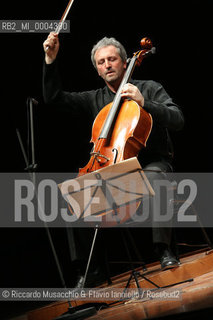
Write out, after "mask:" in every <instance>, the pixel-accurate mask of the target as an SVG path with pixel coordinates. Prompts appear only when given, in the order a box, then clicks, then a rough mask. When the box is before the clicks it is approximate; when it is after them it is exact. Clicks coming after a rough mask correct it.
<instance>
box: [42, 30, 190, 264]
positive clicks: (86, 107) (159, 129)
mask: <svg viewBox="0 0 213 320" xmlns="http://www.w3.org/2000/svg"><path fill="white" fill-rule="evenodd" d="M43 47H44V51H45V64H44V75H43V91H44V101H45V103H49V104H57V103H60V105H62V104H63V105H66V106H68V107H69V108H70V109H71V112H74V113H82V112H84V113H86V114H88V116H89V117H92V118H93V119H94V118H95V116H96V115H97V114H98V112H99V111H100V110H101V109H102V108H103V107H104V106H105V105H107V104H108V103H110V102H112V101H113V98H114V96H115V93H116V91H117V90H118V88H119V85H120V83H121V81H122V78H123V76H124V73H125V71H126V68H127V62H126V60H127V55H126V51H125V49H124V47H123V46H122V45H121V44H120V43H119V42H118V41H117V40H115V39H114V38H106V37H105V38H103V39H102V40H100V41H99V42H98V43H97V44H96V45H95V46H94V47H93V49H92V52H91V59H92V63H93V65H94V67H95V68H96V70H97V72H98V74H99V76H100V77H101V78H102V79H103V80H104V82H105V84H106V86H105V87H104V88H100V89H98V90H94V91H86V92H80V93H77V92H64V91H63V90H62V88H61V82H60V78H59V74H58V67H57V59H56V57H57V54H58V50H59V40H58V36H57V34H55V33H50V35H49V36H48V38H47V40H46V41H45V42H44V43H43ZM121 96H122V98H123V99H125V98H129V99H132V100H134V101H135V102H137V103H138V105H139V106H140V107H141V108H144V109H145V110H146V111H147V112H149V113H150V114H151V115H152V118H153V128H152V131H151V135H150V137H149V139H148V142H147V147H146V148H143V149H142V150H141V152H140V154H139V155H138V159H139V161H140V163H141V165H142V168H143V170H144V171H145V172H146V176H147V178H148V180H149V181H150V183H151V184H153V181H154V180H155V179H162V178H165V172H171V171H172V165H171V161H172V154H173V151H172V145H171V141H170V137H169V134H168V129H169V130H180V129H181V128H182V127H183V124H184V118H183V114H182V112H181V110H180V108H179V107H178V106H177V105H176V104H175V103H174V102H173V101H172V99H171V98H170V97H169V95H168V94H167V93H166V91H165V90H164V88H163V87H162V85H160V84H159V83H156V82H154V81H139V80H131V81H130V83H127V84H126V85H124V87H123V88H122V91H121ZM152 227H153V229H152V230H153V243H154V245H155V249H156V252H157V253H158V255H159V259H160V262H161V267H162V269H167V268H171V267H176V266H177V265H178V261H177V260H176V258H175V257H174V255H173V254H172V252H171V249H170V244H171V228H168V226H167V227H164V226H162V225H160V223H157V222H155V223H154V222H153V224H152Z"/></svg>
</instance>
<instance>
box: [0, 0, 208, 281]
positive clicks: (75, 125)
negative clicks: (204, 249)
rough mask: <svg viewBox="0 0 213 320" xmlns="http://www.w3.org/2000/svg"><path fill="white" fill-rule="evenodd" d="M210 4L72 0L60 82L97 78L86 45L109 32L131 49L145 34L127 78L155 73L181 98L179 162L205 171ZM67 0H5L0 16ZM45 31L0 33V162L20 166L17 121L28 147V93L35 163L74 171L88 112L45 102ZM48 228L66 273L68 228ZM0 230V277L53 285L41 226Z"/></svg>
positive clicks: (89, 82)
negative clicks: (138, 61) (146, 42)
mask: <svg viewBox="0 0 213 320" xmlns="http://www.w3.org/2000/svg"><path fill="white" fill-rule="evenodd" d="M210 4H211V1H210V0H209V1H207V0H188V1H182V0H178V1H177V0H173V1H165V0H162V1H154V0H153V1H141V0H133V1H130V2H124V1H122V0H118V1H115V0H114V1H112V0H108V1H100V0H99V1H98V0H94V1H82V0H76V1H75V2H74V5H73V7H72V9H71V12H70V14H69V16H68V18H69V19H70V28H71V32H70V33H68V34H60V44H61V48H60V53H59V61H60V69H61V75H62V79H63V83H64V89H66V90H73V91H82V90H89V89H94V88H98V87H100V86H102V85H103V83H102V82H101V79H99V78H98V76H97V74H96V71H95V70H94V68H93V66H92V64H91V61H90V51H91V49H92V46H93V45H94V43H96V42H97V41H98V40H100V39H101V38H102V37H103V36H108V37H110V36H114V37H115V38H117V39H118V40H119V41H120V42H121V43H122V44H123V45H124V46H125V48H126V50H127V53H128V55H129V56H131V55H132V53H133V52H135V51H137V50H138V49H139V43H140V40H141V38H143V37H145V36H147V37H150V38H151V40H152V42H153V44H154V46H155V47H156V50H157V52H156V55H155V56H153V57H150V58H149V59H146V60H144V62H143V64H142V66H141V67H140V68H139V69H138V70H135V73H134V78H136V79H137V78H138V79H153V80H156V81H159V82H161V83H162V84H163V86H164V87H165V89H166V90H167V92H168V93H169V94H170V95H171V96H172V97H173V99H174V101H175V102H176V103H177V104H179V105H180V106H181V107H182V108H183V112H184V115H185V120H186V122H185V127H184V129H183V130H182V131H181V132H176V133H172V138H173V142H174V148H175V160H174V167H175V170H176V171H178V172H210V171H212V152H211V147H212V141H211V140H212V134H211V131H212V130H211V129H212V109H211V107H212V105H210V102H211V95H212V90H211V73H210V67H211V60H210V53H211V50H210V46H211V43H210V41H211V38H212V37H211V27H210V22H211V17H210V13H211V6H210ZM66 5H67V2H66V1H64V0H63V1H62V0H55V1H54V2H51V1H45V2H44V1H40V0H38V1H19V2H15V1H12V3H11V1H10V2H5V3H4V8H1V17H2V18H1V19H19V20H26V19H34V20H35V19H39V20H41V19H50V20H53V19H60V17H61V15H62V13H63V11H64V9H65V7H66ZM46 37H47V34H45V33H43V34H42V33H37V34H24V33H22V34H13V33H11V34H3V33H2V34H0V42H1V49H0V50H1V60H0V61H1V126H0V136H1V160H0V163H1V167H0V171H1V172H22V171H23V170H24V168H25V163H24V160H23V155H22V153H21V149H20V146H19V143H18V139H17V136H16V128H18V129H19V131H20V133H21V136H22V139H23V142H24V145H25V148H26V149H27V139H28V124H27V107H26V100H27V98H28V97H33V98H35V99H36V100H37V101H38V102H39V104H38V106H36V107H34V117H35V118H34V120H35V123H34V124H35V152H36V162H37V164H38V171H43V172H74V171H76V170H77V169H78V168H79V167H81V166H83V165H85V164H86V163H87V159H88V152H89V150H90V146H89V144H88V141H89V139H90V128H88V126H87V119H84V116H83V115H82V118H81V119H80V118H75V117H73V116H72V115H71V114H69V112H67V111H64V110H62V109H60V108H58V109H57V108H51V107H47V106H45V105H44V103H43V98H42V84H41V79H42V64H43V58H44V53H43V47H42V43H43V41H44V40H45V39H46ZM1 192H2V193H3V192H4V190H1ZM1 214H6V212H1ZM51 232H52V233H53V237H54V240H55V241H56V242H55V243H56V247H57V250H58V252H59V256H60V258H61V261H62V264H63V268H64V272H65V277H66V280H67V281H68V282H69V281H70V279H71V278H72V274H71V271H70V269H69V257H68V249H67V243H66V236H65V234H64V232H63V230H52V231H51ZM0 234H1V236H0V238H1V242H0V254H1V275H2V277H1V281H0V283H1V287H3V286H5V287H10V286H11V287H45V286H46V287H48V286H50V287H51V286H52V287H54V286H59V287H60V285H61V283H60V280H59V277H58V274H57V270H56V267H55V264H54V260H53V256H52V253H51V249H50V246H49V243H48V239H47V236H46V233H45V230H43V229H39V230H38V229H36V230H33V229H28V230H26V229H13V230H11V229H3V228H2V229H0ZM191 235H192V238H193V233H191ZM194 237H195V238H196V237H197V233H196V235H195V236H194ZM142 247H143V246H142V245H141V248H142ZM146 247H147V242H146Z"/></svg>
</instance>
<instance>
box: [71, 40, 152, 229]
mask: <svg viewBox="0 0 213 320" xmlns="http://www.w3.org/2000/svg"><path fill="white" fill-rule="evenodd" d="M141 47H142V50H140V51H137V52H136V53H134V54H133V57H132V59H130V62H129V64H128V68H127V70H126V72H125V74H124V76H123V79H122V81H121V83H120V86H119V88H118V90H117V92H116V95H115V98H114V100H113V102H112V103H109V104H108V105H106V106H105V107H104V108H103V109H101V111H100V112H99V113H98V115H97V116H96V118H95V120H94V122H93V127H92V137H91V140H90V142H91V143H93V148H92V151H91V153H90V160H89V162H88V163H87V165H86V166H85V167H83V168H80V169H79V173H78V177H80V176H83V175H86V174H89V173H92V172H95V173H96V177H97V175H98V173H97V170H99V169H103V168H105V167H109V166H113V165H115V164H117V163H119V162H122V161H124V160H126V159H130V158H133V157H137V155H138V153H139V151H140V149H141V148H143V147H146V142H147V140H148V138H149V135H150V132H151V129H152V116H151V115H150V114H149V113H148V112H146V111H145V110H144V109H143V108H142V107H141V106H139V104H138V103H137V102H135V101H133V100H130V99H123V98H122V97H121V91H122V88H123V86H124V85H125V84H126V83H128V82H129V80H130V78H131V75H132V73H133V71H134V68H135V66H140V64H141V62H142V60H143V59H144V58H145V57H147V56H148V55H150V54H153V53H155V48H154V47H153V46H152V42H151V40H150V39H148V38H143V39H142V40H141ZM100 177H101V176H100V175H99V178H98V179H99V180H100ZM101 179H102V178H101ZM105 183H106V182H105V181H104V182H103V180H102V181H101V184H104V185H105V186H106V184H105ZM104 188H105V190H106V187H104ZM103 192H104V193H105V198H106V200H107V201H108V202H109V205H110V206H111V209H110V210H108V209H106V210H105V211H104V212H102V213H99V214H98V215H99V216H102V217H103V216H106V215H107V216H108V218H107V220H108V222H109V221H110V222H112V224H110V225H109V223H108V226H112V225H115V224H120V223H123V222H125V221H127V220H129V218H130V217H131V216H132V214H134V213H135V212H136V210H137V208H138V207H139V205H140V203H141V201H140V200H139V201H138V200H137V201H136V202H133V203H128V204H126V205H124V206H123V205H122V206H119V205H117V204H116V203H115V202H114V200H113V197H112V196H111V195H110V196H109V193H107V192H108V191H107V192H106V191H104V190H103ZM107 195H108V196H107ZM108 197H109V198H108ZM68 207H69V210H70V212H71V213H72V214H74V210H73V209H72V208H71V206H70V204H68ZM83 215H84V212H82V213H81V215H80V218H81V217H83ZM118 216H119V217H118ZM120 217H122V218H121V219H120ZM103 220H104V221H105V219H102V222H103Z"/></svg>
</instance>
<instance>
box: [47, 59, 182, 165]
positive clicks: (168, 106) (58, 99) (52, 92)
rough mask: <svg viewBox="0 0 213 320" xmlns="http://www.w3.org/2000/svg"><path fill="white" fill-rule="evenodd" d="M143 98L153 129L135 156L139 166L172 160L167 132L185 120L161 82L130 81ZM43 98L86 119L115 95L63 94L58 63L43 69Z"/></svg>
mask: <svg viewBox="0 0 213 320" xmlns="http://www.w3.org/2000/svg"><path fill="white" fill-rule="evenodd" d="M131 83H132V84H134V85H135V86H137V87H138V89H139V90H140V92H141V93H142V95H143V97H144V109H145V110H146V111H147V112H149V113H150V114H151V115H152V119H153V127H152V131H151V134H150V137H149V139H148V141H147V146H146V148H143V149H142V150H141V152H140V154H139V156H138V159H139V161H140V162H141V164H142V166H144V165H146V164H148V163H150V162H153V161H169V162H170V161H171V159H172V144H171V140H170V137H169V134H168V130H180V129H181V128H182V127H183V124H184V117H183V114H182V112H181V110H180V108H179V107H178V106H177V105H176V104H175V103H174V102H173V101H172V99H171V97H170V96H169V95H168V94H167V92H166V91H165V89H164V88H163V86H162V85H161V84H160V83H157V82H155V81H152V80H131ZM43 95H44V102H45V103H47V104H54V105H55V104H57V105H60V106H63V107H66V108H69V109H70V112H72V113H73V114H76V115H79V114H82V113H84V114H85V115H87V116H88V120H89V119H93V120H94V118H95V117H96V115H97V114H98V112H99V111H100V110H101V109H102V108H103V107H104V106H105V105H107V104H108V103H110V102H112V101H113V99H114V96H115V94H114V93H113V92H112V91H111V90H110V89H109V88H108V87H107V86H105V87H104V88H100V89H97V90H90V91H84V92H65V91H63V89H62V84H61V80H60V76H59V72H58V66H57V61H54V62H53V63H52V64H50V65H47V64H46V63H44V70H43Z"/></svg>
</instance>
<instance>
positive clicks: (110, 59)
mask: <svg viewBox="0 0 213 320" xmlns="http://www.w3.org/2000/svg"><path fill="white" fill-rule="evenodd" d="M95 61H96V67H97V71H98V74H99V76H101V77H102V78H103V79H104V81H105V82H107V83H109V84H112V85H113V84H120V81H121V80H122V78H123V75H124V72H125V69H126V63H125V62H123V61H122V59H121V57H120V55H119V53H118V49H117V48H116V47H114V46H113V45H110V46H107V47H103V48H100V49H98V50H97V51H96V53H95Z"/></svg>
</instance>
